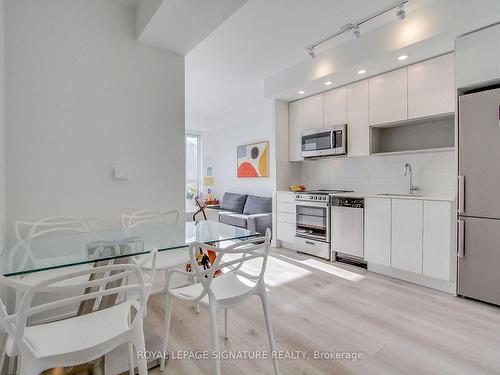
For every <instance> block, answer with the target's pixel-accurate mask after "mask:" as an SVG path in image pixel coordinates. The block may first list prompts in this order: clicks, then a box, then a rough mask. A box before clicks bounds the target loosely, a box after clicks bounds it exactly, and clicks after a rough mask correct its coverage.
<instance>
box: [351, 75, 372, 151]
mask: <svg viewBox="0 0 500 375" xmlns="http://www.w3.org/2000/svg"><path fill="white" fill-rule="evenodd" d="M347 126H348V129H347V136H348V138H349V142H348V147H347V152H348V155H349V156H368V155H369V154H370V127H369V123H368V80H364V81H360V82H357V83H354V84H352V85H349V86H347Z"/></svg>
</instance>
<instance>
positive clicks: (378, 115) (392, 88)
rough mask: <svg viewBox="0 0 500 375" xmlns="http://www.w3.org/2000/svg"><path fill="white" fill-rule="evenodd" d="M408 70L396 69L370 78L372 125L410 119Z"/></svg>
mask: <svg viewBox="0 0 500 375" xmlns="http://www.w3.org/2000/svg"><path fill="white" fill-rule="evenodd" d="M407 72H408V70H407V68H403V69H398V70H394V71H392V72H389V73H385V74H381V75H379V76H375V77H372V78H370V79H369V80H368V84H369V98H370V99H369V100H370V111H369V113H370V125H379V124H386V123H390V122H396V121H403V120H407V119H408V103H407V94H408V74H407Z"/></svg>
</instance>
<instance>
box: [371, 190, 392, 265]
mask: <svg viewBox="0 0 500 375" xmlns="http://www.w3.org/2000/svg"><path fill="white" fill-rule="evenodd" d="M365 260H366V261H367V262H369V263H375V264H379V265H383V266H387V267H389V266H390V265H391V200H390V199H386V198H366V199H365Z"/></svg>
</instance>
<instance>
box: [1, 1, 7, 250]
mask: <svg viewBox="0 0 500 375" xmlns="http://www.w3.org/2000/svg"><path fill="white" fill-rule="evenodd" d="M4 25H5V20H4V0H0V248H3V246H4V244H5V241H6V218H7V215H6V212H5V211H6V202H5V39H4Z"/></svg>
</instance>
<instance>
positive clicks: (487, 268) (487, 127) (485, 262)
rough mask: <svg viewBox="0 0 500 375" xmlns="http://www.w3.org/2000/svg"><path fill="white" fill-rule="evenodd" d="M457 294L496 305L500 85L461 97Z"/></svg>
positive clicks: (499, 299)
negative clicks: (497, 87) (498, 87)
mask: <svg viewBox="0 0 500 375" xmlns="http://www.w3.org/2000/svg"><path fill="white" fill-rule="evenodd" d="M458 126H459V133H458V147H459V151H458V152H459V156H458V168H459V183H458V205H457V206H458V215H459V218H458V294H459V295H462V296H466V297H471V298H475V299H478V300H482V301H486V302H490V303H494V304H497V305H500V89H491V90H487V91H481V92H476V93H471V94H467V95H462V96H460V98H459V118H458Z"/></svg>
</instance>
